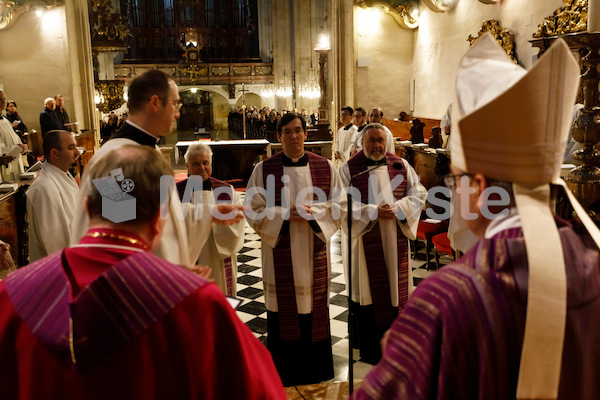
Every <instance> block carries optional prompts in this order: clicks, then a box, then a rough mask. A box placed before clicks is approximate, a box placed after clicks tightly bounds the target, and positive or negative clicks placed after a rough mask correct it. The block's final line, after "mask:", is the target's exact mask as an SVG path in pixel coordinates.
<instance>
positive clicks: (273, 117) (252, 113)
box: [227, 106, 319, 139]
mask: <svg viewBox="0 0 600 400" xmlns="http://www.w3.org/2000/svg"><path fill="white" fill-rule="evenodd" d="M288 113H293V114H299V115H301V116H302V119H304V122H305V123H306V125H307V126H315V125H317V124H318V122H319V113H318V112H317V109H316V108H315V109H313V112H312V114H309V113H308V111H307V110H306V109H302V110H301V111H298V109H297V108H293V109H291V110H288V109H287V108H283V109H282V110H281V111H277V110H273V109H271V108H270V107H262V108H259V107H254V106H250V107H236V108H233V107H232V108H231V109H230V110H229V115H228V116H227V123H228V126H229V132H230V133H233V134H235V135H237V136H238V137H243V135H244V133H243V132H244V127H243V124H244V115H245V118H246V137H247V138H253V139H256V138H267V139H269V138H273V137H274V136H275V132H276V131H277V124H279V121H280V120H281V118H282V117H283V116H284V115H285V114H288Z"/></svg>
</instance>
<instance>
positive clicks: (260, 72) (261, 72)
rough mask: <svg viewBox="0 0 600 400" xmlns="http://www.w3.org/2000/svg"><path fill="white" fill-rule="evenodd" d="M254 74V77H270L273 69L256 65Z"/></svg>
mask: <svg viewBox="0 0 600 400" xmlns="http://www.w3.org/2000/svg"><path fill="white" fill-rule="evenodd" d="M254 73H255V74H256V75H271V74H272V73H273V67H270V66H265V65H258V66H256V67H254Z"/></svg>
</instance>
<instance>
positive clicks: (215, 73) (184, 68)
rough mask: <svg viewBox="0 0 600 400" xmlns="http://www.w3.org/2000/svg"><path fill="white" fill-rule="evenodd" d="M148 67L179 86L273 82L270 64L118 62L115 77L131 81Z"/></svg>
mask: <svg viewBox="0 0 600 400" xmlns="http://www.w3.org/2000/svg"><path fill="white" fill-rule="evenodd" d="M149 69H159V70H161V71H163V72H165V73H166V74H167V75H169V76H170V77H172V78H173V80H175V82H176V83H177V84H178V85H227V84H236V83H246V84H251V83H273V64H272V63H209V64H207V63H182V64H117V65H115V79H118V80H124V81H130V80H131V79H133V77H135V76H136V75H139V74H141V73H143V72H144V71H146V70H149Z"/></svg>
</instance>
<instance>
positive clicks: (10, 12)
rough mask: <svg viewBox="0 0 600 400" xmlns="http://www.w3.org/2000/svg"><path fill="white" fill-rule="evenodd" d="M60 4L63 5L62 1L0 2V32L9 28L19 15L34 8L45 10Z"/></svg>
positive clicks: (19, 0) (24, 0) (5, 0)
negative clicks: (38, 7)
mask: <svg viewBox="0 0 600 400" xmlns="http://www.w3.org/2000/svg"><path fill="white" fill-rule="evenodd" d="M60 4H64V0H0V30H2V29H5V28H8V27H10V26H11V25H12V24H13V23H14V22H15V21H16V20H17V18H18V17H19V16H20V15H21V14H23V13H25V12H27V11H32V10H34V9H35V8H36V6H40V7H43V8H46V9H47V8H53V7H56V6H58V5H60Z"/></svg>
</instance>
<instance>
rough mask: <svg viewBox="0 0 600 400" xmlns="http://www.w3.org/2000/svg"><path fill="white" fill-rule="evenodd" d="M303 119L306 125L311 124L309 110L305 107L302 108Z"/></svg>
mask: <svg viewBox="0 0 600 400" xmlns="http://www.w3.org/2000/svg"><path fill="white" fill-rule="evenodd" d="M301 114H302V119H303V120H304V121H305V122H306V125H310V115H308V111H306V109H305V108H303V109H302V113H301Z"/></svg>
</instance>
